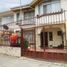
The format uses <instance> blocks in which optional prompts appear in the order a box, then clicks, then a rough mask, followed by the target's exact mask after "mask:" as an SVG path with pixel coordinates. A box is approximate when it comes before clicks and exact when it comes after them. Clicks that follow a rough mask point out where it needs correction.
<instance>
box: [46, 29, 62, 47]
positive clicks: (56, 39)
mask: <svg viewBox="0 0 67 67" xmlns="http://www.w3.org/2000/svg"><path fill="white" fill-rule="evenodd" d="M58 31H60V30H59V29H49V30H47V31H45V32H48V47H50V46H53V47H58V46H59V45H61V44H62V37H61V36H58V34H57V32H58ZM49 32H52V33H53V41H49Z"/></svg>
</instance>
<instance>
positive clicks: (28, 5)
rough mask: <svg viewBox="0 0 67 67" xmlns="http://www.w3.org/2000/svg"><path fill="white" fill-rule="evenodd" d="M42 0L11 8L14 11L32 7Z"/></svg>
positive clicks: (34, 0)
mask: <svg viewBox="0 0 67 67" xmlns="http://www.w3.org/2000/svg"><path fill="white" fill-rule="evenodd" d="M40 1H44V0H33V1H32V2H31V3H30V4H27V5H23V6H18V7H14V8H11V10H13V11H14V10H19V9H26V8H31V7H32V6H34V5H37V3H38V2H40Z"/></svg>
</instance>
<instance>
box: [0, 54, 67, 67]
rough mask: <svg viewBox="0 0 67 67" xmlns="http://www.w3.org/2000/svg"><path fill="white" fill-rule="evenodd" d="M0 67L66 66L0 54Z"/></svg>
mask: <svg viewBox="0 0 67 67" xmlns="http://www.w3.org/2000/svg"><path fill="white" fill-rule="evenodd" d="M0 67H67V64H66V63H62V62H61V63H57V62H50V61H42V60H34V59H30V58H25V57H21V58H18V57H12V56H7V55H1V54H0Z"/></svg>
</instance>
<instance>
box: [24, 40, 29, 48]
mask: <svg viewBox="0 0 67 67" xmlns="http://www.w3.org/2000/svg"><path fill="white" fill-rule="evenodd" d="M28 45H29V42H28V41H27V40H24V47H25V48H28Z"/></svg>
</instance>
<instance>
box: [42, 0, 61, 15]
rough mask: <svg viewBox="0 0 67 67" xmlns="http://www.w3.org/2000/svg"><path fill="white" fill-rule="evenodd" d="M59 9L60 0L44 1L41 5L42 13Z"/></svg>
mask: <svg viewBox="0 0 67 67" xmlns="http://www.w3.org/2000/svg"><path fill="white" fill-rule="evenodd" d="M60 10H61V5H60V0H57V1H55V0H52V1H51V2H49V3H45V4H44V5H43V13H44V14H46V13H52V12H58V11H60Z"/></svg>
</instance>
